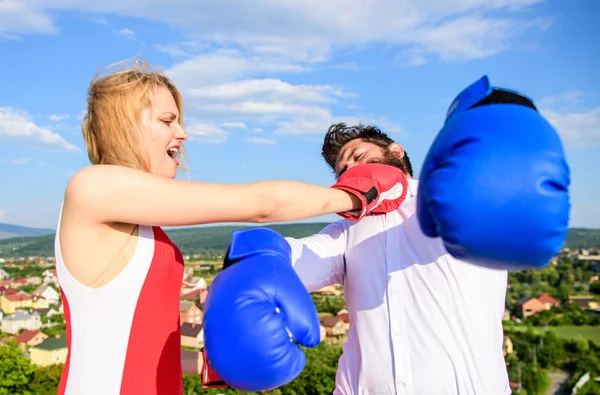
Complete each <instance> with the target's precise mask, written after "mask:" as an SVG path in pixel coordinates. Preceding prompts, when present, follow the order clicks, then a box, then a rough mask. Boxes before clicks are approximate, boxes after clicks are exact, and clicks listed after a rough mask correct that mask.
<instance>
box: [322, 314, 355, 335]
mask: <svg viewBox="0 0 600 395" xmlns="http://www.w3.org/2000/svg"><path fill="white" fill-rule="evenodd" d="M319 321H320V322H321V325H323V327H324V328H325V333H326V334H327V337H342V336H345V335H346V334H347V333H348V326H347V324H346V323H345V322H344V321H342V320H341V319H340V318H339V317H332V316H321V317H319Z"/></svg>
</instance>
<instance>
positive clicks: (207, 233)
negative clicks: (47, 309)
mask: <svg viewBox="0 0 600 395" xmlns="http://www.w3.org/2000/svg"><path fill="white" fill-rule="evenodd" d="M326 225H327V223H319V222H314V223H298V224H278V225H265V226H264V227H266V228H271V229H273V230H276V231H277V232H279V233H280V234H282V235H283V236H286V237H296V238H299V237H305V236H309V235H311V234H314V233H317V232H318V231H320V230H321V229H323V228H324V227H325V226H326ZM251 227H252V226H243V225H224V226H203V227H193V228H184V229H166V230H165V232H166V233H167V234H168V235H169V237H170V238H171V240H173V242H174V243H175V244H177V246H178V247H179V248H180V249H181V252H182V253H183V254H184V255H194V254H201V255H202V256H204V257H207V258H217V257H219V256H221V255H222V254H224V253H225V251H226V250H227V246H229V242H230V239H231V232H233V231H234V230H239V229H248V228H251ZM52 232H53V233H52V234H49V235H44V236H39V237H18V238H11V239H3V240H0V258H8V257H19V256H23V257H25V256H53V255H54V231H52Z"/></svg>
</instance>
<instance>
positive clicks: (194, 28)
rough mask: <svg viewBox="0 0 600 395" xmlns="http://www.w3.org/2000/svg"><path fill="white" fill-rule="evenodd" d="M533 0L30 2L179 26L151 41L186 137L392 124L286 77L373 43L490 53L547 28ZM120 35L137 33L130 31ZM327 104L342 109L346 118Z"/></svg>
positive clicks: (434, 56) (333, 93) (327, 89)
mask: <svg viewBox="0 0 600 395" xmlns="http://www.w3.org/2000/svg"><path fill="white" fill-rule="evenodd" d="M541 1H543V0H461V1H447V0H402V1H392V2H390V1H389V0H370V1H368V2H367V1H364V0H331V1H318V0H288V1H285V2H282V1H280V0H253V1H252V2H248V1H235V0H220V1H217V2H195V1H190V0H178V1H176V2H175V3H172V4H170V3H169V2H167V1H166V0H147V1H145V2H142V3H140V2H138V1H134V0H105V1H96V0H94V1H92V0H31V1H30V2H29V3H28V4H30V11H34V12H37V13H39V14H40V15H50V13H51V12H54V11H57V10H68V11H74V10H75V11H81V12H83V15H87V16H89V17H98V18H99V17H103V16H104V15H111V14H113V15H119V16H126V17H133V18H138V19H146V20H151V21H154V22H158V23H161V24H165V25H167V26H170V27H171V28H173V29H174V30H176V31H178V32H179V33H180V34H181V36H182V39H181V40H180V41H179V42H156V43H154V47H155V49H157V50H159V51H163V52H165V53H167V54H169V55H171V56H173V57H174V58H176V59H177V61H178V62H177V63H175V64H174V65H172V66H170V67H169V69H168V70H166V73H167V74H168V75H169V76H170V77H171V78H172V79H173V80H174V82H175V83H176V84H177V85H178V86H179V87H180V88H181V89H182V94H183V96H184V99H185V102H186V109H187V110H188V112H189V113H190V114H191V115H192V117H194V118H196V119H201V120H202V122H201V123H198V122H191V124H190V125H191V126H189V127H188V133H190V140H193V141H194V140H195V141H201V142H205V143H209V142H210V143H224V142H226V141H227V139H228V136H229V133H227V132H225V131H224V130H222V128H226V129H236V127H235V126H232V125H233V124H232V122H234V121H232V119H235V122H236V123H238V122H239V123H240V125H241V124H244V125H252V126H253V127H254V128H257V129H259V130H262V129H265V130H274V131H275V132H276V133H278V134H313V133H324V131H325V130H326V129H327V127H328V126H329V125H330V124H331V123H333V122H338V121H343V122H347V123H354V122H355V121H359V120H360V121H362V122H363V123H376V124H378V125H379V126H381V127H382V128H385V130H386V131H387V132H392V133H394V132H398V131H399V130H400V127H399V126H398V125H397V124H395V122H394V121H393V120H387V119H379V118H378V117H377V116H364V117H359V116H357V115H356V113H357V112H358V111H357V109H358V108H360V107H359V106H360V103H354V102H352V101H353V99H355V98H356V95H355V94H353V92H349V91H348V90H347V89H346V88H345V87H339V86H334V85H332V84H326V83H324V84H312V85H303V84H296V83H291V82H289V81H286V80H285V77H286V76H289V75H297V74H300V73H306V72H309V71H313V70H318V69H323V68H327V69H334V68H338V67H356V66H355V65H348V64H345V63H343V62H342V63H340V62H337V61H336V55H337V54H340V53H341V54H344V53H348V52H349V51H361V50H363V49H368V48H369V47H370V46H372V45H381V46H384V47H385V48H388V50H391V51H395V52H396V53H397V54H398V61H399V62H400V63H404V64H406V63H409V64H413V65H414V64H422V63H427V62H430V61H432V60H440V61H461V60H468V59H479V58H484V57H489V56H492V55H494V54H497V53H499V52H501V51H505V50H507V49H510V48H511V46H513V45H514V42H515V38H516V37H519V36H520V35H523V34H524V33H526V32H529V31H535V30H537V31H540V30H543V29H544V28H545V27H547V24H545V22H544V21H543V20H541V19H539V18H538V17H536V18H537V19H536V18H532V17H531V14H530V12H531V10H532V6H533V5H535V4H536V3H539V2H541ZM173 4H175V5H173ZM498 11H501V12H498ZM49 23H50V25H49V26H50V27H52V28H55V26H54V25H53V24H52V21H51V20H50V22H49ZM40 32H41V33H43V31H40ZM14 33H15V34H18V33H19V32H18V31H14ZM122 33H123V34H124V35H126V36H130V37H133V36H134V34H135V33H134V32H133V31H131V30H130V29H123V30H122ZM334 108H345V109H346V111H349V112H350V115H351V116H349V117H346V116H344V114H340V113H337V111H336V110H334ZM186 117H187V118H189V115H187V114H186ZM240 128H241V127H240Z"/></svg>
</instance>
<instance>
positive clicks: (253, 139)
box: [246, 137, 277, 145]
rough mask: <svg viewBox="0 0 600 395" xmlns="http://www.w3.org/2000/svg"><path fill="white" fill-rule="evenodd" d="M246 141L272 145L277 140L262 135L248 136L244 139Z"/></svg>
mask: <svg viewBox="0 0 600 395" xmlns="http://www.w3.org/2000/svg"><path fill="white" fill-rule="evenodd" d="M246 141H247V142H249V143H254V144H266V145H274V144H277V142H276V141H275V140H273V139H267V138H264V137H248V138H247V139H246Z"/></svg>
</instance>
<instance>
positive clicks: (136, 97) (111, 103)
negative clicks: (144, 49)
mask: <svg viewBox="0 0 600 395" xmlns="http://www.w3.org/2000/svg"><path fill="white" fill-rule="evenodd" d="M125 62H127V63H130V62H132V63H133V65H132V66H129V67H125V68H122V69H120V70H117V71H114V72H112V73H110V74H107V75H104V76H102V75H100V74H99V75H97V76H96V77H95V78H94V79H93V80H92V81H91V83H90V87H89V90H88V97H87V109H86V111H85V115H84V117H83V120H82V124H81V130H82V132H83V138H84V140H85V144H86V147H87V151H88V157H89V159H90V162H91V163H92V164H110V165H120V166H126V167H131V168H134V169H138V170H144V171H149V164H148V152H147V147H148V144H149V142H150V139H149V136H145V135H143V134H142V133H141V131H140V128H139V116H140V113H141V111H142V110H143V109H145V108H148V107H149V106H150V105H151V104H152V100H153V94H154V89H155V88H157V87H160V86H162V87H165V88H167V89H168V90H169V92H171V94H172V95H173V98H174V99H175V104H176V106H177V109H178V111H179V119H178V122H179V124H180V125H182V126H183V109H182V107H183V106H182V99H181V94H180V93H179V90H178V89H177V88H176V87H175V85H174V84H173V82H171V80H170V79H169V78H167V77H166V76H164V75H163V74H162V73H161V72H159V71H154V70H152V69H151V68H150V66H149V65H148V64H147V63H146V62H145V61H144V60H142V59H140V58H136V59H133V60H132V61H131V60H128V61H125ZM123 64H124V62H120V63H119V64H117V65H123ZM113 66H115V65H113ZM184 156H185V151H184V149H183V146H182V148H181V149H180V152H179V153H178V157H179V158H178V159H180V163H181V161H182V160H183V159H184Z"/></svg>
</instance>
